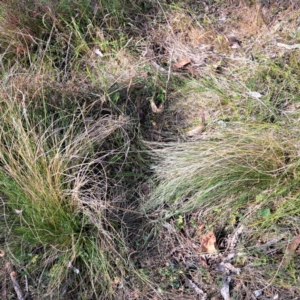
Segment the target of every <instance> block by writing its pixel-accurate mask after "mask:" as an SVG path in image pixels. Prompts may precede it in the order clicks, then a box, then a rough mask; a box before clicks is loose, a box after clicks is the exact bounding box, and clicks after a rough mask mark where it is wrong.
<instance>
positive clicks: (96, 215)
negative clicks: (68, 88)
mask: <svg viewBox="0 0 300 300" xmlns="http://www.w3.org/2000/svg"><path fill="white" fill-rule="evenodd" d="M6 96H7V95H6ZM45 110H46V111H45V112H44V118H41V119H40V120H39V122H37V123H35V122H33V121H32V118H30V111H29V110H28V111H27V109H26V108H25V107H23V106H22V104H21V103H20V102H18V100H17V99H16V98H11V99H10V98H2V99H1V129H0V197H1V202H2V205H1V211H2V213H1V214H2V216H3V217H1V220H0V226H1V239H2V241H3V240H4V241H5V249H6V252H7V253H10V255H11V257H12V259H13V260H14V263H15V265H17V266H19V267H22V268H23V269H24V270H25V272H26V273H27V274H28V276H29V278H30V282H32V283H34V284H35V285H38V288H37V293H39V294H38V295H37V297H39V299H42V298H47V299H49V298H54V299H58V298H57V297H58V296H59V295H62V293H71V294H68V295H72V291H73V293H74V291H77V294H79V295H80V293H81V295H82V296H83V297H88V298H89V299H92V298H93V297H95V296H96V295H101V297H102V296H103V297H104V298H105V299H109V298H110V297H112V294H113V289H114V286H113V282H114V280H115V279H116V278H123V276H125V273H126V269H127V268H129V267H128V264H127V261H126V259H125V257H127V256H126V255H125V253H126V251H127V250H126V249H127V246H126V243H125V240H124V237H123V236H122V234H121V230H120V222H121V221H120V220H118V214H117V213H116V210H117V208H118V206H119V205H122V203H123V202H124V199H123V198H122V196H120V194H118V195H117V192H116V191H114V188H115V186H119V184H118V182H117V180H116V179H114V177H113V175H112V174H113V173H114V172H115V170H114V168H118V171H119V173H120V172H121V171H122V168H121V166H122V163H121V161H122V159H124V157H126V155H127V154H126V153H127V152H128V147H130V142H128V144H127V145H126V144H125V145H121V144H120V143H119V144H118V141H120V140H122V137H123V136H126V138H127V133H126V132H125V128H126V127H127V126H130V124H129V122H128V120H127V119H126V118H118V117H114V116H113V115H106V116H99V117H98V118H94V119H93V118H91V117H89V118H88V117H87V116H86V115H85V111H84V109H82V110H79V111H78V110H77V112H74V113H67V112H66V111H63V110H59V108H57V109H56V110H57V111H58V112H59V113H57V111H56V113H47V105H46V104H45ZM34 120H36V118H35V119H34ZM109 149H110V150H109ZM125 152H126V153H125ZM124 153H125V154H124ZM115 161H118V163H117V164H114V162H115ZM119 178H120V175H119ZM118 181H120V179H118ZM113 210H115V211H113ZM32 257H36V258H35V262H34V263H33V262H32V260H31V258H32ZM71 266H72V267H71ZM74 268H75V269H74ZM74 270H75V271H74ZM77 272H78V274H77ZM133 272H134V271H133ZM120 280H121V279H120ZM83 281H84V282H85V285H84V288H83V287H82V286H81V285H80V282H83ZM81 289H82V290H81ZM63 290H64V292H63ZM79 291H80V292H79ZM43 293H44V294H43Z"/></svg>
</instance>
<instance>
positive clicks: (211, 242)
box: [200, 229, 218, 254]
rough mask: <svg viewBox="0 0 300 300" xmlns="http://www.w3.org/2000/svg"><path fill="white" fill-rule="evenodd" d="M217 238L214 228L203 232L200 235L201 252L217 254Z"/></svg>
mask: <svg viewBox="0 0 300 300" xmlns="http://www.w3.org/2000/svg"><path fill="white" fill-rule="evenodd" d="M216 241H217V239H216V236H215V234H214V231H213V229H212V230H210V231H209V232H207V233H206V234H203V235H202V236H201V237H200V243H201V244H200V252H205V253H208V254H215V253H217V252H218V251H217V249H216V247H215V243H216Z"/></svg>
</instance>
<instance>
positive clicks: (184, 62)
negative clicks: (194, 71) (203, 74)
mask: <svg viewBox="0 0 300 300" xmlns="http://www.w3.org/2000/svg"><path fill="white" fill-rule="evenodd" d="M190 62H191V59H190V58H187V57H186V58H184V59H182V60H181V61H180V62H178V63H177V64H174V65H173V68H174V70H178V69H182V68H183V67H184V66H185V65H187V64H189V63H190Z"/></svg>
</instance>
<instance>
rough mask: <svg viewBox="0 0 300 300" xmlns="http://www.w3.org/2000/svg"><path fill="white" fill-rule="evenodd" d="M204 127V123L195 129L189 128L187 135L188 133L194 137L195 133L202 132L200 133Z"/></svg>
mask: <svg viewBox="0 0 300 300" xmlns="http://www.w3.org/2000/svg"><path fill="white" fill-rule="evenodd" d="M203 129H204V125H203V124H201V125H199V126H197V127H195V128H193V129H191V130H189V131H188V132H187V133H186V135H187V136H188V137H193V136H195V135H198V134H200V133H201V132H202V131H203Z"/></svg>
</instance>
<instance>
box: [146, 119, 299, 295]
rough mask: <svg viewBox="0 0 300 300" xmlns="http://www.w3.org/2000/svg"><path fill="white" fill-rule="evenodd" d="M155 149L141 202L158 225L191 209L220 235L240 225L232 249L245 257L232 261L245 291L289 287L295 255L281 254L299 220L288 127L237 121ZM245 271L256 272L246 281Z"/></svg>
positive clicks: (295, 138)
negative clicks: (150, 181)
mask: <svg viewBox="0 0 300 300" xmlns="http://www.w3.org/2000/svg"><path fill="white" fill-rule="evenodd" d="M156 154H157V155H158V157H159V159H158V161H157V164H156V166H155V167H154V172H155V174H156V176H155V180H154V182H155V186H156V188H155V189H153V191H152V193H151V195H150V198H149V200H148V201H145V203H144V205H143V209H144V211H145V212H146V213H147V214H149V215H151V216H152V217H153V218H154V219H153V222H154V223H156V224H158V228H159V227H160V224H161V221H162V220H164V222H165V221H168V220H169V222H172V220H177V219H178V218H179V217H182V216H186V219H188V217H189V216H191V215H192V214H193V213H196V214H197V215H198V216H199V218H200V219H201V222H203V223H204V224H206V225H207V226H208V227H209V228H212V227H213V228H223V230H225V231H226V232H227V234H228V233H231V232H232V231H234V230H236V228H240V227H241V226H242V227H243V228H244V231H243V237H242V241H241V243H240V244H239V246H238V247H239V250H238V251H241V252H242V253H243V252H244V254H243V255H244V257H245V260H247V263H246V264H245V261H244V262H242V263H241V260H240V259H239V258H237V259H236V264H237V265H240V266H245V270H247V271H246V272H245V274H242V275H241V277H240V279H241V280H242V281H245V282H248V283H247V285H248V288H250V289H251V290H252V289H253V290H255V289H258V287H260V288H265V287H266V286H269V285H272V286H277V287H281V288H284V289H285V288H286V287H287V286H290V287H294V283H293V282H294V280H295V276H298V274H299V273H298V272H297V268H298V267H297V262H296V261H291V262H289V263H287V262H286V259H285V256H286V255H287V254H286V253H287V249H288V247H289V245H290V243H291V241H292V240H293V239H294V237H295V236H296V235H297V234H298V225H297V224H299V222H300V219H299V216H300V214H299V213H300V211H299V206H300V202H299V199H300V197H299V196H300V194H299V183H300V182H299V172H300V160H299V133H298V131H297V130H296V129H293V128H292V127H291V128H282V127H278V126H275V125H266V124H265V125H256V126H254V125H252V126H250V125H242V124H237V126H235V127H234V128H232V129H229V128H227V129H225V130H223V132H222V134H221V133H220V134H219V135H218V137H216V138H211V139H207V140H200V141H196V142H189V143H182V144H175V145H174V144H173V145H166V147H165V148H163V149H160V150H157V152H156ZM268 245H271V246H268ZM273 253H277V256H276V255H274V254H273ZM244 264H245V265H244ZM253 265H255V267H253ZM247 272H250V273H249V274H251V276H252V278H256V279H255V280H250V281H249V274H248V273H247ZM247 274H248V275H247ZM250 286H251V287H250Z"/></svg>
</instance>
